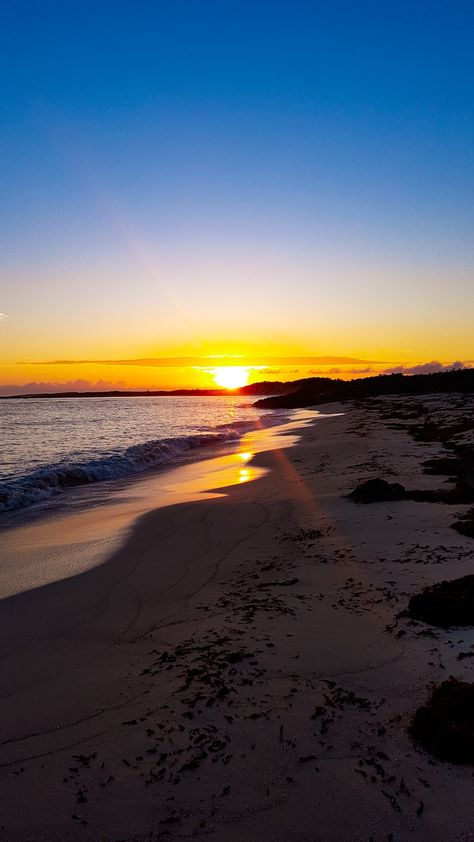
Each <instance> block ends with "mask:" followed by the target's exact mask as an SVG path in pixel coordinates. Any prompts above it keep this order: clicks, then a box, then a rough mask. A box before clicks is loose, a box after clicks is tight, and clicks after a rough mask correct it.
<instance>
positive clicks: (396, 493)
mask: <svg viewBox="0 0 474 842" xmlns="http://www.w3.org/2000/svg"><path fill="white" fill-rule="evenodd" d="M347 496H348V497H349V498H350V499H351V500H353V501H354V503H379V502H384V501H388V500H405V499H406V497H407V492H406V490H405V488H404V486H403V485H400V483H399V482H387V481H386V480H384V479H380V478H377V479H369V480H367V482H363V483H361V485H358V486H357V487H356V488H354V491H351V493H350V494H348V495H347Z"/></svg>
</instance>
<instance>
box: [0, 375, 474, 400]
mask: <svg viewBox="0 0 474 842" xmlns="http://www.w3.org/2000/svg"><path fill="white" fill-rule="evenodd" d="M429 392H466V393H468V392H469V393H470V392H474V368H464V369H453V370H452V371H444V372H436V373H433V374H378V375H376V376H374V377H364V378H360V379H356V380H341V379H337V380H335V379H332V378H330V377H306V378H303V379H301V380H291V381H287V382H282V381H275V380H271V381H268V380H264V381H262V382H259V383H250V384H249V385H248V386H242V387H241V388H240V389H174V390H171V391H170V390H151V389H147V390H141V391H128V390H127V391H125V390H124V391H121V390H113V391H105V392H44V393H42V394H36V393H35V394H24V395H1V396H0V400H25V399H33V398H34V399H35V400H38V399H39V400H42V399H44V398H137V397H140V398H142V397H225V396H229V395H242V396H246V395H249V396H255V397H258V396H260V399H259V400H257V401H256V402H255V406H259V407H263V408H267V409H272V408H297V407H305V406H312V405H314V404H317V403H327V402H329V401H347V400H357V399H359V400H362V399H364V398H369V397H377V396H380V395H395V394H397V395H416V394H427V393H429Z"/></svg>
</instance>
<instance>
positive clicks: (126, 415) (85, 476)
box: [0, 397, 282, 511]
mask: <svg viewBox="0 0 474 842" xmlns="http://www.w3.org/2000/svg"><path fill="white" fill-rule="evenodd" d="M254 400H255V398H242V397H192V398H191V397H155V398H153V397H146V398H100V397H97V398H80V399H77V398H76V399H75V398H55V399H29V400H4V401H0V511H8V510H12V509H18V508H23V507H25V506H30V505H32V504H33V503H36V502H38V501H41V500H46V499H48V498H51V497H54V496H55V495H57V494H59V493H61V492H64V491H66V490H67V489H68V488H71V487H73V486H78V485H86V484H89V483H92V482H99V481H100V480H105V479H112V478H114V477H127V476H131V475H133V474H137V473H139V472H140V471H144V470H146V469H148V468H152V467H154V466H158V465H163V464H167V463H173V462H177V461H179V460H182V459H183V458H187V457H188V458H189V456H195V457H198V456H199V455H200V454H201V452H202V451H201V448H204V447H206V445H209V444H214V443H218V442H224V441H231V440H232V439H237V438H239V436H240V435H241V434H242V433H244V432H246V431H248V430H251V429H255V428H258V427H259V426H261V425H264V426H271V425H273V424H276V423H278V422H279V421H281V420H282V415H281V414H276V413H274V412H268V411H267V412H265V410H261V409H258V410H257V409H255V408H254V407H253V406H252V402H253V401H254Z"/></svg>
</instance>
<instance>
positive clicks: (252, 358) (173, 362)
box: [18, 354, 384, 369]
mask: <svg viewBox="0 0 474 842" xmlns="http://www.w3.org/2000/svg"><path fill="white" fill-rule="evenodd" d="M358 364H359V365H370V364H374V365H383V364H384V360H379V361H376V360H360V359H358V358H357V357H335V356H329V357H268V356H265V355H263V354H262V355H258V354H253V355H242V356H238V355H234V356H231V355H228V354H216V355H215V356H213V355H209V356H203V357H197V356H196V357H139V358H137V359H119V360H110V359H108V360H100V359H96V360H93V359H84V360H33V361H29V360H22V361H21V362H19V363H18V365H118V366H120V365H132V366H145V367H150V368H188V367H198V368H206V369H207V368H209V367H210V366H214V367H215V366H224V365H244V366H249V367H252V366H288V365H292V366H295V365H298V366H300V365H304V366H306V365H358Z"/></svg>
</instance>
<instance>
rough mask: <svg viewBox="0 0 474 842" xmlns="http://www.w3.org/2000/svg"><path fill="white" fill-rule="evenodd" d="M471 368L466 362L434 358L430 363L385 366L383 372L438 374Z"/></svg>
mask: <svg viewBox="0 0 474 842" xmlns="http://www.w3.org/2000/svg"><path fill="white" fill-rule="evenodd" d="M466 367H467V368H469V366H466V364H465V363H463V362H461V361H460V360H456V362H454V363H445V364H443V363H440V362H438V360H432V361H431V362H429V363H420V364H419V365H412V366H404V365H397V366H394V367H393V368H384V370H383V372H381V373H382V374H438V373H439V372H440V371H450V370H451V369H453V368H456V369H461V368H466Z"/></svg>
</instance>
